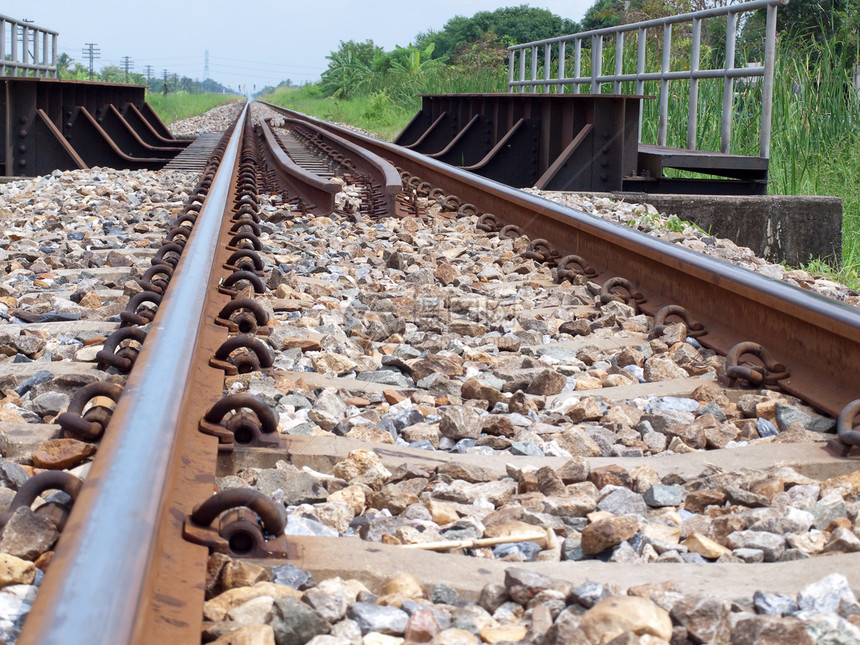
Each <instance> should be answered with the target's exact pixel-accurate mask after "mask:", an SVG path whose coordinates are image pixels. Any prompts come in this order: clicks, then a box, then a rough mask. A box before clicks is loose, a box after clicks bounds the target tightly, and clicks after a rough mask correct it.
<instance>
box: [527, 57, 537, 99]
mask: <svg viewBox="0 0 860 645" xmlns="http://www.w3.org/2000/svg"><path fill="white" fill-rule="evenodd" d="M537 64H538V48H537V46H535V47H532V75H531V77H530V78H529V80H530V81H532V84H531V90H530V91H531V93H532V94H534V93H535V92H537V85H536V84H535V81H536V80H537V68H538V65H537Z"/></svg>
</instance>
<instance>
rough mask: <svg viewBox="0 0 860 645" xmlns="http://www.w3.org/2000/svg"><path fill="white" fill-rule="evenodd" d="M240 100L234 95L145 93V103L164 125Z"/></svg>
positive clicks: (239, 97)
mask: <svg viewBox="0 0 860 645" xmlns="http://www.w3.org/2000/svg"><path fill="white" fill-rule="evenodd" d="M241 98H242V97H241V96H237V95H236V94H189V93H188V92H171V93H169V94H166V95H165V94H159V93H156V92H147V93H146V102H147V103H149V105H150V106H152V109H153V110H155V113H156V114H157V115H158V117H159V118H160V119H161V120H162V121H163V122H164V123H165V125H170V124H171V123H173V122H174V121H181V120H182V119H187V118H189V117H192V116H197V115H199V114H204V113H205V112H208V111H209V110H211V109H212V108H216V107H219V106H221V105H227V104H228V103H233V102H234V101H238V100H240V99H241Z"/></svg>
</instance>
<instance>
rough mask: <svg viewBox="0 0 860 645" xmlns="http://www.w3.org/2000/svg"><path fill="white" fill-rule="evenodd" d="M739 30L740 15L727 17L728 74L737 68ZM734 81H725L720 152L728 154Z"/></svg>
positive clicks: (725, 79) (728, 77)
mask: <svg viewBox="0 0 860 645" xmlns="http://www.w3.org/2000/svg"><path fill="white" fill-rule="evenodd" d="M737 28H738V14H736V13H729V14H727V15H726V67H725V70H726V71H727V72H728V71H729V70H731V69H734V68H735V35H736V33H737ZM734 87H735V84H734V79H733V78H732V77H731V76H728V75H727V76H725V77H724V79H723V120H722V123H721V124H720V152H723V153H727V152H728V151H729V149H730V148H731V145H732V101H733V99H734Z"/></svg>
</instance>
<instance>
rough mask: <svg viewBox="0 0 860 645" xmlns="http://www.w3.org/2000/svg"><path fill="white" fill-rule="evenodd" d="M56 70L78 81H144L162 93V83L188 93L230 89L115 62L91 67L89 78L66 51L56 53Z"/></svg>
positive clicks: (212, 92)
mask: <svg viewBox="0 0 860 645" xmlns="http://www.w3.org/2000/svg"><path fill="white" fill-rule="evenodd" d="M57 74H58V76H59V77H60V78H66V79H74V80H79V81H88V80H93V81H101V82H103V83H131V84H133V85H146V86H148V87H149V89H150V90H151V91H152V92H158V93H164V88H165V86H166V87H167V91H168V92H188V93H189V94H206V93H211V94H222V93H225V92H228V93H229V92H230V89H229V88H227V87H225V86H224V85H222V84H221V83H219V82H218V81H213V80H212V79H211V78H207V79H206V80H204V81H200V80H195V79H192V78H188V77H187V76H180V75H178V74H170V73H168V74H167V78H166V79H165V78H164V76H163V75H161V76H155V75H152V76H150V77H149V78H147V77H146V75H144V74H140V73H137V72H134V71H131V70H129V71H128V72H126V71H125V70H124V69H123V68H122V67H119V66H118V65H107V66H105V67H102V68H101V70H99V71H96V70H95V69H94V70H93V74H92V78H90V69H89V67H88V66H86V65H84V64H83V63H81V62H79V61H76V60H74V59H73V58H72V57H71V56H69V55H68V54H65V53H63V54H60V55H59V56H58V57H57Z"/></svg>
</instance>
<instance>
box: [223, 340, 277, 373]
mask: <svg viewBox="0 0 860 645" xmlns="http://www.w3.org/2000/svg"><path fill="white" fill-rule="evenodd" d="M239 349H241V350H245V351H243V352H239V353H237V354H236V355H233V352H235V351H236V350H239ZM274 362H275V354H274V352H273V351H272V348H271V347H269V346H268V345H267V344H266V343H264V342H263V341H262V340H260V339H259V338H255V337H254V336H251V335H249V334H240V335H239V336H232V337H230V338H228V339H227V340H225V341H224V342H223V343H222V344H221V346H220V347H219V348H218V349H217V350H216V351H215V355H214V356H213V357H212V358H210V359H209V365H211V366H212V367H215V368H218V369H221V370H224V373H225V374H226V375H228V376H235V375H236V374H247V373H248V372H257V371H259V370H261V369H263V368H268V367H271V366H272V364H273V363H274Z"/></svg>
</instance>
